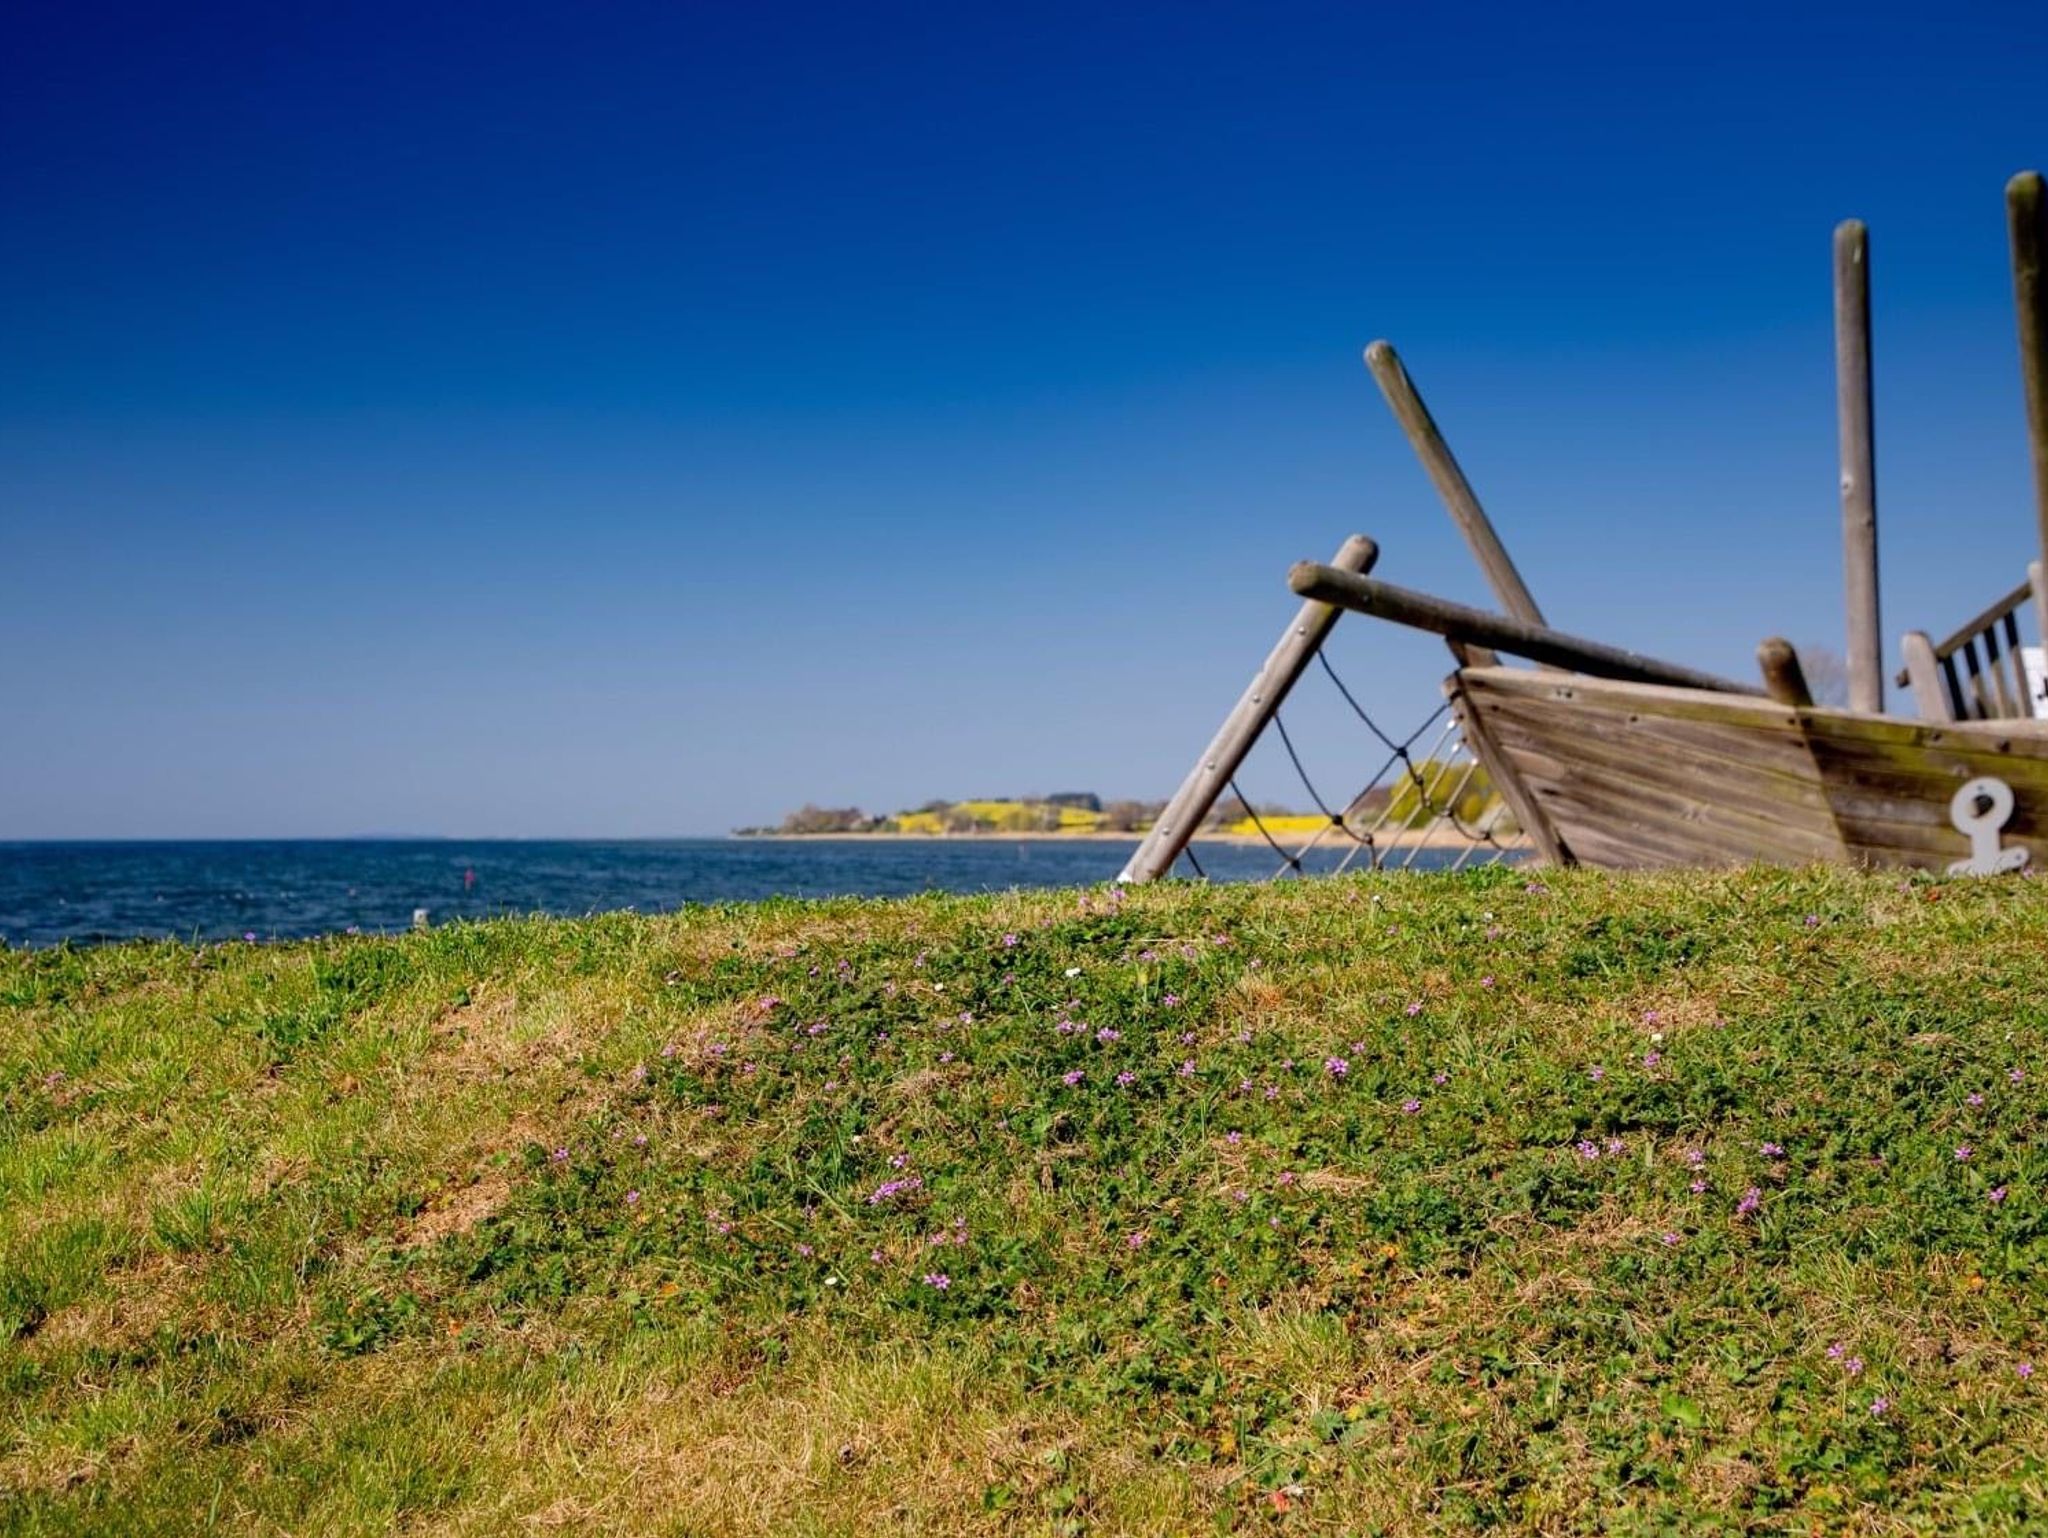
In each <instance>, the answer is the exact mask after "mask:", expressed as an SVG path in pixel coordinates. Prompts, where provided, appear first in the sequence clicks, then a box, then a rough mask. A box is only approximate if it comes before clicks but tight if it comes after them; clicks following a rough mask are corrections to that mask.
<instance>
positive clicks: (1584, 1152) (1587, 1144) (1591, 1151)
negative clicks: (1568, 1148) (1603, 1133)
mask: <svg viewBox="0 0 2048 1538" xmlns="http://www.w3.org/2000/svg"><path fill="white" fill-rule="evenodd" d="M1577 1147H1578V1150H1579V1157H1580V1158H1581V1159H1587V1160H1592V1159H1597V1158H1599V1157H1600V1145H1599V1144H1598V1143H1596V1142H1594V1141H1593V1140H1592V1139H1591V1138H1583V1139H1581V1140H1580V1141H1579V1143H1578V1144H1577Z"/></svg>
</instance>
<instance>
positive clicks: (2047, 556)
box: [2005, 171, 2048, 645]
mask: <svg viewBox="0 0 2048 1538" xmlns="http://www.w3.org/2000/svg"><path fill="white" fill-rule="evenodd" d="M2005 214H2006V222H2007V223H2008V224H2009V225H2010V226H2011V231H2012V297H2013V305H2014V307H2015V308H2016V309H2017V310H2018V312H2019V326H2020V378H2021V380H2022V381H2023V383H2024V384H2025V386H2026V394H2027V442H2028V445H2029V447H2030V448H2031V449H2032V451H2033V458H2034V519H2035V522H2036V523H2037V524H2038V525H2039V534H2040V541H2041V559H2042V561H2043V563H2044V564H2048V273H2044V272H2043V271H2042V265H2043V262H2044V261H2048V199H2044V198H2043V195H2042V183H2041V173H2040V172H2039V171H2022V172H2020V174H2019V175H2017V176H2015V177H2014V178H2013V179H2012V180H2011V181H2009V182H2007V183H2006V184H2005ZM2044 587H2048V584H2044V583H2042V582H2041V581H2040V580H2039V579H2038V578H2036V579H2035V581H2034V601H2035V607H2036V609H2037V610H2039V611H2040V612H2038V613H2037V614H2036V615H2035V618H2036V619H2037V620H2038V621H2039V623H2040V625H2041V631H2042V636H2041V639H2042V644H2043V645H2048V591H2044Z"/></svg>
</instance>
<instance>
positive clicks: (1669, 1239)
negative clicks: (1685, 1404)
mask: <svg viewBox="0 0 2048 1538" xmlns="http://www.w3.org/2000/svg"><path fill="white" fill-rule="evenodd" d="M1682 1243H1684V1238H1683V1236H1682V1235H1679V1234H1675V1233H1670V1232H1667V1233H1665V1235H1664V1244H1665V1246H1666V1247H1667V1248H1671V1247H1675V1246H1677V1245H1679V1244H1682Z"/></svg>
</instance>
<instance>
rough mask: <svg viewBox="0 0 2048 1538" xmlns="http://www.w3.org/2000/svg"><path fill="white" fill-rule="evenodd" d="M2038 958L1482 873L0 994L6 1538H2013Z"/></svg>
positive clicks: (2026, 1438) (370, 944) (174, 958)
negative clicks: (692, 1537)
mask: <svg viewBox="0 0 2048 1538" xmlns="http://www.w3.org/2000/svg"><path fill="white" fill-rule="evenodd" d="M2044 935H2048V887H2044V886H2043V885H2042V884H2040V883H2037V882H2029V881H2006V882H1996V883H1989V882H1987V883H1964V882H1948V883H1929V882H1926V881H1924V880H1918V881H1914V882H1911V883H1904V882H1901V881H1899V880H1897V879H1894V878H1889V877H1883V878H1881V877H1865V878H1858V877H1852V876H1846V875H1840V874H1826V873H1791V874H1787V873H1777V872H1747V873H1740V874H1731V875H1725V876H1724V875H1691V876H1683V877H1679V876H1668V877H1645V878H1636V879H1622V878H1614V877H1602V876H1597V875H1590V874H1575V873H1560V874H1554V875H1549V876H1546V877H1544V878H1543V880H1542V881H1541V882H1540V883H1538V884H1536V885H1535V886H1533V887H1531V886H1530V885H1529V884H1527V883H1526V882H1525V880H1524V878H1523V877H1521V876H1519V875H1516V874H1514V873H1512V872H1505V871H1501V872H1491V873H1480V874H1478V875H1475V876H1472V877H1469V878H1456V879H1446V878H1435V877H1430V878H1407V879H1402V878H1384V877H1381V878H1362V879H1358V880H1341V881H1331V882H1321V883H1313V884H1294V885H1286V886H1280V887H1270V888H1259V889H1254V888H1248V887H1227V888H1216V889H1203V888H1186V887H1182V888H1160V889H1153V890H1142V891H1138V892H1135V893H1132V894H1130V895H1129V896H1128V897H1127V898H1118V897H1115V896H1113V895H1110V894H1106V893H1104V892H1100V891H1097V892H1093V893H1087V894H1081V893H1074V892H1066V893H1046V894H1029V895H1017V896H1007V897H999V898H987V899H945V898H931V899H920V900H916V901H910V902H898V903H855V902H836V903H827V904H816V905H804V904H795V903H769V904H762V905H758V906H747V907H731V908H721V909H693V910H691V911H689V912H688V913H686V914H683V915H678V916H674V917H668V918H656V919H648V918H636V917H627V916H620V917H609V918H599V919H591V920H583V921H577V922H548V921H533V922H496V923H490V924H482V925H460V926H454V927H450V928H446V929H441V930H436V931H433V932H431V933H424V934H413V935H405V936H400V937H395V938H391V939H362V938H341V937H337V938H334V939H329V940H322V941H318V942H313V943H307V944H295V945H282V946H256V945H226V946H209V947H205V948H201V949H194V948H190V947H183V946H175V945H137V946H123V947H117V948H112V949H105V950H96V951H51V952H39V953H4V954H0V1417H4V1421H0V1529H4V1530H5V1531H7V1532H10V1533H84V1532H120V1533H151V1532H164V1533H173V1532H193V1531H199V1530H202V1529H204V1530H215V1529H218V1530H225V1531H237V1532H261V1533H277V1532H291V1533H321V1534H354V1533H383V1532H391V1531H405V1532H408V1533H423V1534H428V1533H430V1534H467V1533H476V1534H489V1535H493V1538H496V1535H500V1534H504V1533H507V1532H525V1531H534V1532H591V1533H600V1532H601V1533H617V1532H674V1533H687V1534H740V1533H820V1534H822V1533H845V1534H854V1533H868V1532H879V1531H923V1532H929V1533H945V1534H954V1533H977V1532H991V1533H997V1532H1000V1533H1009V1532H1017V1533H1051V1534H1078V1533H1098V1534H1110V1533H1181V1532H1190V1531H1199V1532H1214V1531H1234V1530H1242V1531H1252V1532H1260V1531H1273V1532H1290V1531H1292V1532H1302V1533H1360V1534H1362V1533H1403V1534H1406V1533H1417V1532H1432V1531H1442V1532H1463V1531H1469V1530H1472V1529H1474V1528H1478V1527H1488V1526H1490V1527H1496V1528H1500V1529H1504V1530H1508V1531H1525V1532H1583V1531H1600V1532H1612V1533H1688V1534H1690V1533H1701V1532H1716V1531H1725V1532H1738V1531H1742V1532H1749V1531H1764V1532H1772V1531H1783V1532H1797V1533H1808V1532H1814V1531H1820V1532H1858V1533H1862V1532H1929V1533H1937V1532H1938V1533H1972V1532H2018V1531H2039V1530H2041V1529H2042V1527H2043V1526H2044V1525H2048V1481H2044V1472H2043V1458H2044V1456H2048V1413H2044V1397H2043V1396H2044V1394H2048V1355H2041V1353H2044V1352H2048V1292H2044V1287H2048V1284H2044V1282H2043V1281H2042V1280H2041V1277H2042V1268H2043V1262H2044V1260H2048V1224H2044V1217H2043V1212H2044V1207H2043V1200H2044V1196H2048V1145H2044V1139H2043V1137H2042V1128H2043V1126H2044V1121H2043V1117H2042V1110H2043V1099H2042V1079H2043V1076H2044V1075H2048V1058H2044V1054H2043V1051H2042V1048H2043V1044H2044V1040H2048V989H2044V986H2043V981H2042V978H2043V961H2044V957H2048V944H2044ZM1064 1021H1071V1022H1075V1023H1076V1025H1077V1028H1076V1029H1073V1030H1068V1031H1062V1030H1061V1029H1060V1028H1059V1027H1060V1025H1061V1023H1062V1022H1064ZM1336 1060H1341V1061H1342V1062H1343V1063H1345V1064H1346V1065H1348V1066H1347V1067H1346V1068H1345V1070H1344V1071H1343V1072H1342V1073H1341V1074H1340V1073H1336V1072H1333V1071H1332V1069H1333V1068H1334V1066H1335V1061H1336ZM1073 1074H1079V1075H1080V1077H1079V1078H1078V1079H1076V1080H1075V1081H1074V1082H1072V1083H1069V1082H1067V1077H1068V1076H1069V1075H1073ZM1120 1074H1128V1075H1130V1078H1129V1080H1128V1081H1127V1082H1125V1083H1123V1084H1119V1082H1118V1076H1119V1075H1120ZM1973 1095H1974V1096H1981V1101H1980V1102H1979V1103H1972V1101H1971V1098H1970V1097H1972V1096H1973ZM1765 1145H1772V1146H1774V1147H1782V1150H1783V1152H1782V1154H1779V1153H1772V1152H1769V1151H1767V1149H1766V1146H1765ZM1962 1148H1967V1149H1969V1150H1970V1152H1969V1154H1968V1156H1967V1157H1966V1158H1959V1157H1958V1156H1957V1151H1958V1150H1959V1149H1962ZM1695 1152H1696V1155H1697V1161H1696V1163H1697V1167H1695V1160H1694V1159H1693V1158H1692V1157H1690V1155H1691V1154H1693V1153H1695ZM1696 1181H1697V1182H1700V1183H1702V1186H1703V1189H1701V1190H1698V1191H1695V1190H1694V1189H1693V1188H1692V1187H1693V1183H1694V1182H1696ZM892 1186H894V1189H893V1190H891V1187H892ZM1752 1191H1753V1192H1754V1196H1753V1197H1752V1198H1751V1199H1750V1200H1749V1202H1748V1203H1747V1205H1748V1206H1749V1207H1750V1208H1752V1209H1753V1210H1748V1211H1745V1210H1742V1209H1743V1208H1744V1206H1745V1195H1746V1193H1750V1192H1752ZM1999 1192H2002V1193H2003V1196H2002V1198H2001V1199H1996V1200H1994V1195H1995V1194H1996V1193H1999ZM941 1277H943V1278H944V1279H945V1281H944V1285H939V1284H938V1279H939V1278H941ZM1837 1345H1839V1350H1836V1351H1834V1353H1833V1354H1832V1355H1831V1348H1835V1347H1837ZM2037 1356H2038V1357H2039V1359H2040V1362H2041V1366H2042V1369H2043V1371H2042V1375H2041V1377H2039V1378H2030V1377H2029V1376H2028V1375H2027V1373H2026V1368H2027V1366H2028V1364H2030V1363H2032V1362H2033V1361H2035V1360H2036V1359H2037ZM1852 1359H1853V1364H1852ZM1852 1365H1854V1366H1860V1371H1854V1370H1852ZM1880 1401H1882V1403H1881V1404H1880Z"/></svg>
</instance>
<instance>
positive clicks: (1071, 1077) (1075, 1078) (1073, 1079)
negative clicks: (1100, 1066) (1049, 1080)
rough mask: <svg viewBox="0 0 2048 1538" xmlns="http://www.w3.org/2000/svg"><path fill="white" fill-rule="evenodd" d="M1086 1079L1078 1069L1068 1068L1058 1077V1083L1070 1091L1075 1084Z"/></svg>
mask: <svg viewBox="0 0 2048 1538" xmlns="http://www.w3.org/2000/svg"><path fill="white" fill-rule="evenodd" d="M1086 1077H1087V1075H1086V1074H1084V1073H1083V1072H1082V1071H1081V1070H1080V1069H1078V1068H1069V1069H1068V1070H1067V1071H1066V1072H1065V1073H1063V1074H1061V1075H1060V1083H1062V1084H1064V1085H1066V1087H1067V1088H1068V1089H1072V1088H1073V1087H1074V1086H1075V1085H1076V1084H1079V1083H1080V1082H1081V1081H1082V1080H1083V1079H1084V1078H1086Z"/></svg>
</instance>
